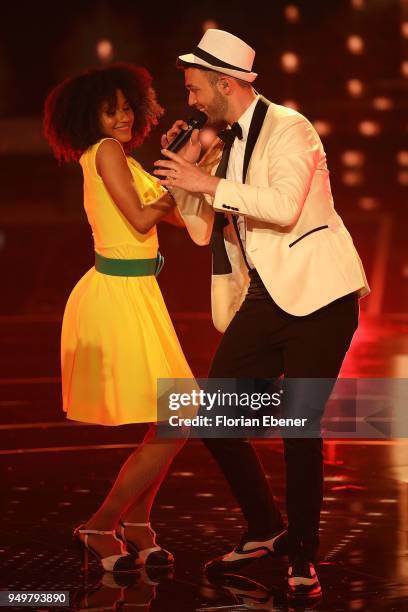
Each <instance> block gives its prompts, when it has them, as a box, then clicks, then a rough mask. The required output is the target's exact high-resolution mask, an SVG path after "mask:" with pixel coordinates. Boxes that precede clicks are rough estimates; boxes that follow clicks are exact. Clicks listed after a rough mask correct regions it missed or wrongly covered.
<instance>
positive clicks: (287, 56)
mask: <svg viewBox="0 0 408 612" xmlns="http://www.w3.org/2000/svg"><path fill="white" fill-rule="evenodd" d="M281 66H282V68H283V70H285V72H297V71H298V70H299V57H298V56H297V55H296V53H293V52H292V51H286V53H283V55H282V56H281Z"/></svg>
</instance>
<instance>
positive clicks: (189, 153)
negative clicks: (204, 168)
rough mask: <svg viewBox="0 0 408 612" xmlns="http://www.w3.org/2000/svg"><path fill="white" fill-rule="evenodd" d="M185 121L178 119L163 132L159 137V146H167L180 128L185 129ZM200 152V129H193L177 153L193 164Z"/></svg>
mask: <svg viewBox="0 0 408 612" xmlns="http://www.w3.org/2000/svg"><path fill="white" fill-rule="evenodd" d="M187 127H188V126H187V123H186V122H185V121H182V120H181V119H179V120H178V121H176V122H175V123H173V125H172V126H171V128H170V129H169V130H168V131H167V132H166V133H165V134H163V136H162V137H161V146H162V147H163V149H165V148H166V147H168V146H169V144H170V143H171V142H172V141H173V140H174V139H175V137H176V136H178V134H179V133H180V132H181V130H186V129H187ZM200 154H201V142H200V130H193V131H192V133H191V137H190V140H189V141H187V143H186V144H185V145H184V147H183V148H182V149H180V151H179V155H180V156H181V157H182V158H183V159H185V160H187V161H189V162H192V163H193V164H195V163H196V162H197V161H198V160H199V157H200Z"/></svg>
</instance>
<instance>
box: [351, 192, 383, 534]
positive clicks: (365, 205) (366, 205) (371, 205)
mask: <svg viewBox="0 0 408 612" xmlns="http://www.w3.org/2000/svg"><path fill="white" fill-rule="evenodd" d="M358 206H359V208H361V209H362V210H367V211H370V210H376V209H377V208H379V207H380V201H379V200H378V198H373V197H370V196H364V197H362V198H360V199H359V200H358ZM352 531H354V530H352Z"/></svg>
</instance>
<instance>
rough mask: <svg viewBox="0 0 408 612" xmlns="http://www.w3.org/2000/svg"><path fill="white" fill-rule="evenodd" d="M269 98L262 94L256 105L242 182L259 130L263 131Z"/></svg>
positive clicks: (247, 144) (250, 128)
mask: <svg viewBox="0 0 408 612" xmlns="http://www.w3.org/2000/svg"><path fill="white" fill-rule="evenodd" d="M269 105H270V102H269V100H267V99H266V98H264V97H263V96H261V97H260V98H259V100H258V102H257V104H256V106H255V110H254V114H253V115H252V121H251V125H250V126H249V132H248V139H247V143H246V147H245V155H244V166H243V169H242V182H243V183H245V181H246V175H247V171H248V166H249V162H250V160H251V155H252V151H253V150H254V147H255V145H256V141H257V140H258V136H259V132H260V131H261V128H262V125H263V122H264V119H265V116H266V113H267V110H268V106H269Z"/></svg>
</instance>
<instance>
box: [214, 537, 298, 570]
mask: <svg viewBox="0 0 408 612" xmlns="http://www.w3.org/2000/svg"><path fill="white" fill-rule="evenodd" d="M286 554H287V532H286V529H283V530H282V529H280V530H279V531H275V532H274V533H273V534H271V536H270V537H269V538H268V539H266V540H255V539H252V538H249V537H248V535H247V534H245V535H244V536H243V537H242V538H241V541H240V542H239V544H238V546H236V547H235V548H234V550H232V551H231V552H229V553H227V554H226V555H223V556H221V557H217V558H216V559H212V560H211V561H208V563H206V564H205V566H204V570H205V572H207V573H208V574H212V575H214V574H224V573H228V572H235V571H237V570H240V569H241V568H243V567H245V566H246V565H248V564H249V563H252V561H256V559H260V558H261V557H267V556H275V555H286Z"/></svg>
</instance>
